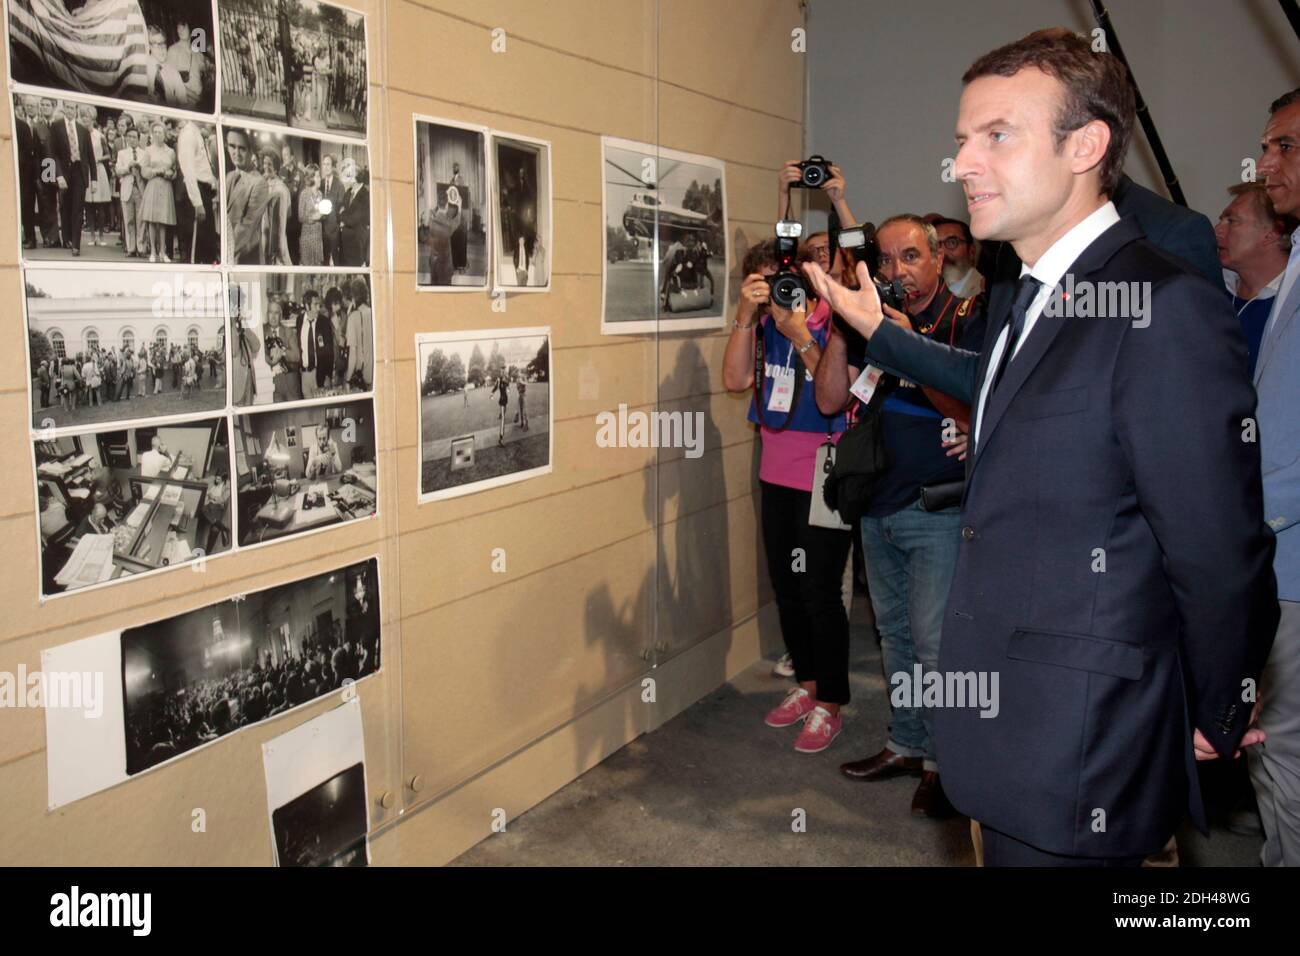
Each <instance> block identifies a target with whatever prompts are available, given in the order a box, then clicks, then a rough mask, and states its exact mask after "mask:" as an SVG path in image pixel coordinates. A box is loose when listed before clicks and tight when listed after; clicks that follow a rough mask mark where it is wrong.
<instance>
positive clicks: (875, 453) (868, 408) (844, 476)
mask: <svg viewBox="0 0 1300 956" xmlns="http://www.w3.org/2000/svg"><path fill="white" fill-rule="evenodd" d="M897 386H898V378H897V376H894V375H886V374H882V375H881V377H880V381H879V382H877V383H876V390H875V392H873V393H872V395H871V401H869V402H868V403H867V404H866V405H865V406H863V408H862V410H861V412H860V413H859V415H858V420H857V421H856V422H855V423H854V425H853V427H852V428H850V429H848V431H846V432H845V433H844V434H843V435H841V436H840V440H839V443H838V444H837V445H836V446H835V466H834V467H833V468H832V469H831V473H830V475H828V476H827V478H826V488H825V491H824V494H823V497H824V498H825V499H826V504H827V506H828V507H830V508H831V509H833V510H834V511H838V512H839V515H840V518H841V519H843V520H844V522H845V523H846V524H850V525H852V524H855V523H856V522H857V521H858V519H859V518H861V517H862V516H863V515H864V514H866V511H867V505H868V504H870V502H871V491H872V488H874V487H875V484H876V480H877V479H878V478H879V477H880V476H881V475H882V474H883V473H884V472H885V470H886V469H887V468H888V467H889V456H888V455H887V454H886V452H885V435H884V431H883V428H882V423H881V406H882V405H884V403H885V398H886V397H887V396H888V395H889V393H890V392H892V391H893V390H894V389H895V388H896V387H897Z"/></svg>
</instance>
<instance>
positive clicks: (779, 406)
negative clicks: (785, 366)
mask: <svg viewBox="0 0 1300 956" xmlns="http://www.w3.org/2000/svg"><path fill="white" fill-rule="evenodd" d="M793 402H794V375H793V374H791V375H779V376H777V377H776V378H774V379H773V380H772V396H771V397H770V398H769V399H768V400H767V410H768V411H769V412H788V411H789V410H790V406H791V404H793Z"/></svg>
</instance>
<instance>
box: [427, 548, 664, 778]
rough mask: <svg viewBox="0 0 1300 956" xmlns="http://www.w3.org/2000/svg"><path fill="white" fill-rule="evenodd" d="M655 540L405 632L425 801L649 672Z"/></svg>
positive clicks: (457, 608)
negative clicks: (647, 658) (425, 783)
mask: <svg viewBox="0 0 1300 956" xmlns="http://www.w3.org/2000/svg"><path fill="white" fill-rule="evenodd" d="M653 540H654V539H653V535H652V534H650V533H649V532H647V533H645V534H641V535H637V536H636V537H633V538H631V539H628V540H625V541H621V542H619V543H618V544H614V545H611V546H610V547H607V548H602V549H600V550H597V551H593V552H591V553H590V554H587V555H584V556H582V557H580V558H577V559H575V560H573V561H571V562H569V563H568V564H566V565H564V566H563V567H558V568H552V569H549V570H547V571H545V572H542V573H539V574H534V575H530V576H528V577H525V578H522V579H519V580H516V581H509V582H506V583H504V584H502V585H500V586H499V587H497V588H495V589H493V591H492V592H491V594H490V596H486V597H476V598H470V599H468V600H465V601H458V602H456V603H455V604H452V605H448V606H447V607H442V608H439V609H437V610H435V611H431V612H429V613H428V614H423V615H420V616H418V617H415V618H412V619H410V620H408V621H407V622H405V623H404V626H403V632H404V635H405V641H404V643H405V647H404V655H405V657H404V661H403V664H404V666H403V672H404V679H405V686H404V688H403V695H402V702H403V707H404V715H405V719H404V724H403V726H404V730H405V736H404V745H405V750H406V759H405V769H406V772H407V773H421V774H424V775H425V777H426V779H427V780H428V781H429V782H430V783H429V786H428V787H427V788H426V789H427V792H428V793H429V794H430V795H432V794H435V793H437V792H438V791H439V790H441V789H443V788H445V787H447V786H450V785H452V784H454V783H456V782H458V781H460V780H463V779H465V777H467V776H468V775H470V774H473V773H477V772H478V771H480V770H482V769H483V768H484V767H486V766H488V765H489V764H491V763H492V762H494V761H496V760H498V759H500V758H502V757H504V756H506V755H507V754H509V753H510V752H511V751H513V750H514V749H516V748H518V747H520V746H522V745H524V744H526V743H528V742H529V741H531V740H533V739H535V738H537V737H539V736H541V735H542V734H543V733H545V732H546V731H547V730H548V729H550V728H552V727H554V726H557V725H558V724H560V723H562V722H564V721H567V720H569V719H572V718H573V717H574V716H575V715H576V714H578V713H580V712H581V711H582V710H584V709H585V708H587V707H588V706H590V705H591V704H592V703H594V702H595V701H596V700H598V699H599V698H600V697H602V696H603V695H605V694H606V693H608V692H609V691H610V690H612V689H615V688H618V687H621V686H623V685H624V684H626V683H627V682H629V681H631V680H632V679H633V678H635V677H636V675H638V674H640V673H642V672H644V671H645V670H646V668H647V666H648V665H647V664H646V662H645V661H644V660H643V659H642V657H641V652H642V650H643V649H644V648H645V647H646V645H647V642H648V640H649V635H650V633H651V630H650V629H651V626H652V620H651V606H652V600H653V598H652V595H653V589H654V580H653V567H652V564H651V561H652V558H653V553H652V549H653Z"/></svg>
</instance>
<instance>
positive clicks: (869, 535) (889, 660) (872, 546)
mask: <svg viewBox="0 0 1300 956" xmlns="http://www.w3.org/2000/svg"><path fill="white" fill-rule="evenodd" d="M960 529H961V512H960V511H959V510H958V509H957V508H948V509H945V510H943V511H934V512H927V511H922V510H921V503H920V502H919V501H917V502H914V503H913V504H911V505H909V506H907V507H906V508H903V509H902V510H900V511H896V512H894V513H893V514H892V515H886V516H885V517H883V518H870V517H866V518H863V519H862V554H863V557H864V559H865V560H866V566H867V584H868V586H869V587H870V589H871V606H872V608H873V609H874V610H875V612H876V627H877V629H878V630H879V631H880V656H881V661H882V663H883V665H884V671H885V684H886V689H887V691H888V692H889V693H890V695H891V696H890V710H891V712H892V718H893V719H892V720H891V721H890V724H889V741H888V743H887V744H886V746H887V747H888V748H889V749H890V750H892V751H894V753H897V754H902V755H903V756H905V757H923V758H925V760H924V762H925V769H926V770H938V769H939V764H938V757H937V754H936V753H935V746H934V712H933V709H932V708H925V707H912V706H899V707H896V706H894V705H893V694H894V693H895V688H896V687H897V686H898V684H897V681H896V679H895V678H894V675H896V674H903V675H906V677H907V683H906V684H905V685H903V686H904V687H907V688H908V689H909V691H910V688H911V685H912V684H913V683H914V680H913V678H914V674H915V671H914V670H913V667H914V665H916V664H920V665H921V668H922V673H923V674H924V673H928V672H930V671H933V670H935V669H936V668H937V667H938V664H939V632H940V629H941V628H942V626H943V612H944V608H945V607H946V606H947V603H948V588H949V586H950V585H951V584H952V575H953V569H954V568H955V567H956V564H957V548H958V545H959V544H960V543H961V537H960V533H961V531H960ZM917 695H918V698H919V689H918V691H917ZM905 699H907V700H909V701H910V700H911V699H912V694H911V693H910V692H909V693H908V694H907V695H906V698H905Z"/></svg>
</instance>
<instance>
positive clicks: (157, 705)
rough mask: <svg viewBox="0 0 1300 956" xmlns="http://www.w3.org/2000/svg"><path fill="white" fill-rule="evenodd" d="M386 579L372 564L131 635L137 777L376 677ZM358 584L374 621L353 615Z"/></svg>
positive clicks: (128, 679) (128, 711) (132, 751)
mask: <svg viewBox="0 0 1300 956" xmlns="http://www.w3.org/2000/svg"><path fill="white" fill-rule="evenodd" d="M349 571H351V572H354V573H353V574H351V575H349V573H348V572H349ZM358 573H359V574H360V575H361V577H360V578H358V576H357V575H358ZM377 573H378V572H377V563H376V561H375V560H374V559H373V558H372V559H370V560H368V561H365V562H362V563H361V564H359V565H355V566H352V567H349V568H339V569H338V570H336V571H330V572H327V573H324V574H318V575H315V576H313V577H310V578H305V579H303V580H301V581H294V582H293V583H291V584H283V585H280V586H278V587H273V588H268V589H266V590H263V591H255V592H252V593H250V594H245V595H242V596H241V597H238V598H233V599H231V600H226V601H221V602H220V603H218V604H213V605H209V606H208V607H204V608H200V609H198V610H195V611H190V612H188V613H185V614H180V615H177V616H176V617H171V618H168V619H166V620H163V621H157V622H155V623H153V624H147V625H144V626H143V627H133V628H128V629H126V630H124V631H122V632H121V646H122V652H121V660H122V697H123V702H124V706H123V716H124V720H123V729H124V731H125V734H126V772H127V775H128V776H133V775H135V774H137V773H140V772H141V771H142V770H148V769H149V768H150V767H153V766H156V765H157V764H160V763H162V762H163V761H165V760H169V759H171V758H172V757H177V756H179V755H181V754H183V753H185V752H187V751H190V750H193V749H194V748H196V747H200V746H202V745H203V744H206V743H210V742H211V741H214V740H217V739H218V738H220V737H224V736H225V735H226V734H229V733H231V732H232V731H236V730H239V729H241V728H243V727H248V726H251V725H253V724H257V723H260V722H261V721H263V720H267V719H270V718H272V717H277V716H279V715H280V714H283V713H285V712H286V711H289V710H292V709H293V708H295V707H297V706H299V705H301V704H305V703H307V702H309V701H312V700H315V699H317V698H318V697H322V696H324V695H325V694H329V693H332V692H334V691H337V690H339V689H341V688H343V686H344V681H354V682H355V681H358V680H361V679H362V678H363V677H366V676H368V675H370V674H373V673H375V672H376V671H377V670H378V669H379V654H380V650H379V646H380V638H379V625H380V618H379V603H378V596H377V595H378V588H377V580H378V578H377ZM357 580H361V581H364V582H365V583H364V584H363V585H362V587H366V586H369V587H371V588H372V591H371V593H372V594H373V595H374V601H373V604H372V605H371V610H370V613H368V614H355V613H352V614H350V613H349V604H350V601H351V595H350V594H349V593H348V586H349V582H355V581H357ZM354 586H355V583H354Z"/></svg>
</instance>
